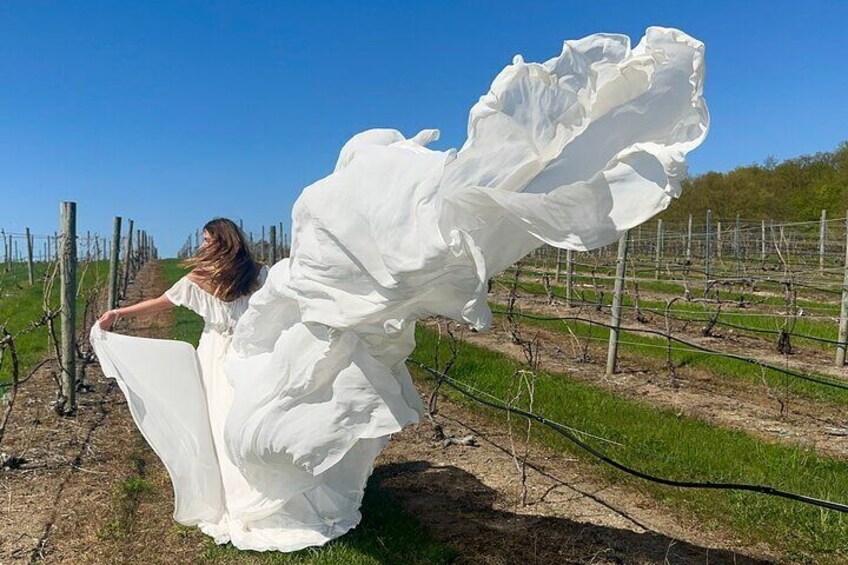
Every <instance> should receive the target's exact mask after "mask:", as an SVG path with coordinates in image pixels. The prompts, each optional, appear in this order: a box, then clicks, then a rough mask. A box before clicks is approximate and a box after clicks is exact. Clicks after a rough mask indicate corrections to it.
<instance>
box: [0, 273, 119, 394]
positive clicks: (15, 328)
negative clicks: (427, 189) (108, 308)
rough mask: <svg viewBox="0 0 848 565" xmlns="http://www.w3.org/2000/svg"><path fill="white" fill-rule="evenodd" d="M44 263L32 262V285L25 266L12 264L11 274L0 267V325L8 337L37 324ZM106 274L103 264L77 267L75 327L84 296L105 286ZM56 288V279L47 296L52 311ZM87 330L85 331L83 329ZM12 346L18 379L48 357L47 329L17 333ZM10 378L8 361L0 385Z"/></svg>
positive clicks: (0, 374)
mask: <svg viewBox="0 0 848 565" xmlns="http://www.w3.org/2000/svg"><path fill="white" fill-rule="evenodd" d="M48 268H49V267H48V264H47V263H36V264H35V266H34V278H35V283H34V284H33V285H32V286H30V285H29V283H28V281H27V271H26V264H22V263H14V264H13V266H12V270H11V271H6V270H5V267H0V325H3V324H5V325H6V328H7V329H8V330H9V332H10V333H12V334H18V333H19V332H21V331H22V330H25V329H26V328H27V327H29V326H30V324H31V323H33V322H36V321H38V320H39V319H40V318H41V316H42V303H43V294H44V284H43V279H44V278H45V277H46V275H47V270H48ZM108 272H109V263H108V262H107V261H99V262H91V263H89V264H88V268H87V269H86V268H84V267H83V266H80V267H79V269H78V271H77V284H78V285H79V288H78V293H77V311H76V320H77V328H78V329H83V328H82V327H81V325H82V323H83V316H84V314H85V302H86V297H87V296H88V295H89V294H90V293H91V292H95V291H97V290H99V289H101V288H103V287H104V286H105V285H106V282H107V277H108ZM59 296H60V285H59V277H58V276H57V277H56V281H55V284H54V287H53V291H52V293H51V295H50V305H51V307H53V308H56V307H58V306H59ZM85 329H86V330H87V328H85ZM56 331H57V336H58V333H59V320H58V319H57V320H56ZM15 346H16V348H17V351H18V357H19V359H20V368H21V377H24V376H25V375H26V372H27V371H28V370H29V368H31V367H32V366H34V365H35V364H36V363H37V362H38V361H40V360H41V359H43V358H44V357H45V356H46V355H47V354H48V348H49V340H48V331H47V327H46V326H44V327H41V328H38V329H36V330H34V331H31V332H28V333H23V334H20V335H18V336H17V337H16V339H15ZM10 377H11V369H10V363H9V362H8V360H7V361H6V362H5V363H3V366H2V367H0V382H5V381H7V380H8V379H9V378H10Z"/></svg>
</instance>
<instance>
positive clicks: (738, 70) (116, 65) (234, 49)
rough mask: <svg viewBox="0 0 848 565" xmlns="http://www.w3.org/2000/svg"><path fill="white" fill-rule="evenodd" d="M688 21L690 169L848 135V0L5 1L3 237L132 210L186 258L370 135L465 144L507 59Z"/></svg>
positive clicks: (1, 41) (275, 214)
mask: <svg viewBox="0 0 848 565" xmlns="http://www.w3.org/2000/svg"><path fill="white" fill-rule="evenodd" d="M649 25H663V26H671V27H678V28H680V29H682V30H684V31H686V32H687V33H689V34H691V35H693V36H695V37H697V38H698V39H700V40H702V41H704V42H705V43H706V46H707V83H706V98H707V103H708V104H709V107H710V111H711V115H712V130H711V133H710V136H709V137H708V138H707V141H706V142H705V144H704V145H703V146H702V147H701V148H699V149H698V150H696V151H695V152H694V153H692V154H690V157H691V159H690V164H691V171H692V172H694V173H702V172H705V171H708V170H719V171H724V170H729V169H732V168H734V167H736V166H738V165H743V164H750V163H753V162H762V161H763V160H764V159H765V158H766V157H767V156H769V155H774V156H775V157H777V158H778V159H783V158H787V157H793V156H796V155H799V154H805V153H812V152H816V151H826V150H831V149H833V148H835V147H836V145H837V144H838V143H839V142H841V141H844V140H846V139H848V68H846V59H845V50H846V43H845V38H846V33H848V32H846V29H848V2H836V1H833V2H819V1H815V0H813V1H807V2H781V1H770V2H759V1H758V2H744V1H739V2H709V3H707V2H698V3H696V2H686V1H677V2H662V1H652V2H588V1H580V2H577V1H565V0H561V1H558V2H529V3H519V2H515V1H509V2H500V1H486V2H437V1H427V2H420V3H419V2H411V1H410V2H407V1H402V2H399V1H396V0H395V1H391V2H382V1H381V2H370V1H364V2H319V1H311V2H249V3H236V2H150V1H144V2H123V1H115V2H40V1H11V2H10V1H8V0H7V1H5V2H3V3H1V4H0V77H2V83H0V227H2V228H4V229H6V230H7V231H13V232H20V231H23V228H24V227H25V226H27V225H28V226H31V227H32V228H33V230H35V231H36V232H38V233H47V232H52V231H53V230H54V229H55V227H56V223H57V218H58V209H59V202H60V201H61V200H74V201H76V202H77V203H78V206H79V223H80V226H79V227H80V230H81V231H85V230H92V231H97V232H100V233H108V232H109V230H110V226H111V220H112V217H113V216H114V215H122V216H124V217H131V218H133V219H135V220H136V222H138V223H139V224H141V225H142V226H144V227H146V229H147V230H148V231H149V232H150V233H151V234H152V235H153V236H154V237H155V238H156V239H157V240H158V242H159V246H160V249H161V250H162V251H163V253H164V254H166V255H170V254H173V253H174V252H175V251H176V249H177V248H178V247H179V245H180V244H181V243H182V241H183V240H184V239H185V237H186V235H187V233H188V232H190V231H192V230H194V229H195V228H196V227H198V226H200V225H202V224H203V223H204V222H205V221H206V220H207V219H209V218H211V217H212V216H215V215H224V216H228V217H232V218H235V219H238V218H241V219H243V220H244V222H245V227H246V228H247V227H253V228H256V227H257V226H259V225H261V224H263V223H264V224H270V223H274V222H278V221H280V220H283V221H284V222H285V224H286V231H288V223H289V217H290V213H291V205H292V203H293V202H294V200H295V198H296V197H297V195H298V193H299V192H300V190H301V189H302V188H303V187H304V186H307V185H308V184H310V183H312V182H313V181H315V180H316V179H318V178H321V177H323V176H325V175H326V174H328V173H329V172H330V171H331V170H332V167H333V165H334V163H335V160H336V156H337V154H338V150H339V149H340V148H341V146H342V144H343V143H344V142H345V141H346V140H347V139H348V138H349V137H350V136H351V135H353V134H355V133H357V132H358V131H361V130H363V129H367V128H370V127H394V128H397V129H399V130H401V131H402V132H404V133H405V134H407V135H411V134H414V133H416V132H417V131H418V130H420V129H422V128H429V127H435V128H439V129H440V130H441V131H442V140H441V141H440V142H439V143H438V144H437V147H438V148H447V147H458V146H460V145H461V144H462V142H463V141H464V139H465V126H466V117H467V113H468V109H469V108H470V107H471V105H472V104H473V103H474V102H475V101H476V100H477V98H478V97H479V96H480V95H481V94H483V93H485V92H486V91H487V89H488V86H489V84H490V82H491V80H492V78H493V77H494V76H495V74H496V73H497V72H498V71H500V69H501V68H503V67H504V66H505V65H506V64H508V63H509V62H510V61H511V59H512V56H513V55H514V54H516V53H521V54H523V55H524V56H525V59H527V60H531V61H539V60H544V59H547V58H549V57H551V56H554V55H556V54H557V53H559V51H560V49H561V43H562V41H563V40H564V39H569V38H577V37H582V36H584V35H587V34H590V33H594V32H602V31H603V32H617V33H625V34H628V35H630V37H631V38H632V39H633V41H634V44H635V42H636V41H638V39H639V38H640V37H641V36H642V34H643V32H644V29H645V27H647V26H649Z"/></svg>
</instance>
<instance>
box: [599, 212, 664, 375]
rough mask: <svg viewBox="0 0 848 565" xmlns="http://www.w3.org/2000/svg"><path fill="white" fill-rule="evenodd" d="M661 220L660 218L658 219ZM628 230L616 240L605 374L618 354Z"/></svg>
mask: <svg viewBox="0 0 848 565" xmlns="http://www.w3.org/2000/svg"><path fill="white" fill-rule="evenodd" d="M660 221H662V220H660ZM628 234H629V232H624V233H623V234H622V235H621V239H619V240H618V255H617V256H616V258H615V287H614V289H613V295H612V322H611V324H610V325H611V326H612V327H611V328H610V337H609V350H608V351H607V373H606V374H607V376H609V375H613V374H615V366H616V361H617V359H616V358H617V355H618V336H619V328H620V327H621V302H622V300H621V298H622V294H623V293H624V273H625V266H626V264H627V237H628Z"/></svg>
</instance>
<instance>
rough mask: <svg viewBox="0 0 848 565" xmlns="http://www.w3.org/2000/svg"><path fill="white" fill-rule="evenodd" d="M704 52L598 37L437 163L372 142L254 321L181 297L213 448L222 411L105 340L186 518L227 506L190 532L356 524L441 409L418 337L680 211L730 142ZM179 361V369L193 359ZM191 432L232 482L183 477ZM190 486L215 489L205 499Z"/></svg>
mask: <svg viewBox="0 0 848 565" xmlns="http://www.w3.org/2000/svg"><path fill="white" fill-rule="evenodd" d="M703 57H704V53H703V44H701V43H700V42H699V41H697V40H695V39H693V38H691V37H689V36H688V35H686V34H684V33H682V32H680V31H677V30H673V29H665V28H656V27H655V28H649V29H648V30H647V32H646V35H645V37H644V38H643V39H642V41H641V42H640V43H639V45H637V46H636V47H635V48H632V49H631V47H630V43H629V40H628V38H627V37H626V36H622V35H608V34H597V35H592V36H589V37H586V38H584V39H581V40H577V41H567V42H565V45H564V48H563V51H562V53H561V54H560V55H559V56H557V57H555V58H553V59H551V60H549V61H546V62H545V63H525V62H524V61H523V60H522V59H521V58H520V57H516V58H515V60H514V61H513V64H512V65H509V66H507V67H506V68H505V69H504V70H503V71H502V72H501V73H500V74H499V75H498V76H497V77H496V78H495V80H494V82H493V83H492V86H491V89H490V91H489V92H488V93H487V94H486V95H484V96H483V97H481V98H480V100H479V101H478V102H477V103H476V104H475V105H474V106H473V108H472V109H471V115H470V119H469V123H468V139H467V141H466V142H465V144H464V145H463V147H462V149H461V150H459V151H454V150H450V151H433V150H430V149H428V148H427V147H426V145H427V144H428V143H429V142H431V141H434V140H436V139H437V138H438V131H436V130H425V131H422V132H421V133H419V134H418V135H416V136H414V137H412V138H410V139H406V138H404V136H403V135H401V134H400V133H399V132H397V131H395V130H388V129H379V130H369V131H366V132H363V133H360V134H358V135H356V136H354V137H353V138H352V139H351V140H350V141H349V142H348V143H347V144H346V145H345V146H344V147H343V148H342V151H341V154H340V155H339V159H338V162H337V165H336V168H335V171H334V172H333V173H332V174H331V175H329V176H328V177H326V178H324V179H322V180H319V181H318V182H316V183H314V184H313V185H311V186H309V187H307V188H306V189H304V191H303V193H302V194H301V196H300V198H299V199H298V200H297V202H296V203H295V206H294V210H293V222H292V225H293V228H292V229H293V237H292V249H291V257H290V259H285V260H283V261H280V262H279V263H277V264H276V265H274V266H273V267H272V268H271V270H270V272H269V274H268V278H267V281H266V282H265V284H264V285H263V286H262V288H260V289H259V290H258V291H257V292H256V293H255V294H253V296H251V297H250V300H249V303H248V304H247V305H246V308H245V309H244V310H243V311H235V310H233V311H229V312H227V313H224V312H219V314H220V316H219V315H217V314H212V313H210V312H209V311H208V308H213V306H211V305H212V304H213V303H214V302H213V300H211V297H209V296H206V297H203V298H206V299H207V300H206V301H204V300H203V298H200V299H199V300H198V301H197V302H195V301H194V300H193V299H192V298H191V297H189V298H181V299H180V300H179V301H175V302H177V303H181V304H185V305H186V306H189V307H190V308H193V309H196V310H202V311H206V314H205V315H204V318H205V319H206V321H207V327H206V329H205V330H204V339H207V341H206V342H203V341H202V342H201V347H200V348H199V349H198V352H197V354H198V358H199V363H198V366H199V367H200V369H201V370H200V379H201V381H202V385H203V388H204V392H205V394H206V397H207V400H208V402H207V405H208V407H209V408H208V409H209V414H208V418H209V422H210V424H209V434H208V436H211V438H212V441H211V442H210V441H208V436H204V433H205V432H203V430H202V428H203V422H202V420H203V414H202V410H201V406H197V407H196V410H194V412H191V414H193V416H192V419H189V417H188V414H183V413H182V410H179V411H174V412H170V411H169V410H170V409H172V408H173V409H174V410H176V408H177V405H179V406H189V405H193V404H198V401H197V398H196V397H194V396H191V395H192V394H194V393H192V392H190V391H188V389H186V391H183V392H181V393H180V394H181V395H186V396H183V397H181V398H179V399H176V398H171V395H170V392H166V391H167V390H168V389H167V386H166V385H165V384H164V383H161V386H152V387H147V388H145V389H144V390H141V389H139V390H136V389H135V387H136V385H138V386H139V387H140V386H141V385H142V384H144V383H145V382H147V378H148V375H147V371H148V369H147V368H146V367H144V362H143V361H141V360H139V357H142V356H137V357H136V358H134V360H133V361H126V360H125V359H123V356H124V354H125V351H124V350H120V351H119V350H117V349H113V348H111V347H106V345H109V344H111V343H112V342H118V341H119V340H123V339H137V338H125V337H124V336H116V335H114V334H109V333H108V332H96V331H94V330H93V337H96V338H97V339H96V340H94V341H95V346H96V348H97V352H98V355H100V356H101V360H103V359H104V358H106V366H108V367H110V369H109V370H108V371H107V374H109V375H110V376H115V377H116V378H118V379H119V381H122V382H123V384H122V389H123V390H124V392H125V394H127V396H128V398H130V397H132V398H136V397H138V398H140V400H138V401H137V402H136V403H135V404H134V403H133V402H131V403H130V406H131V408H133V410H134V412H133V413H134V415H136V421H137V422H138V423H139V426H140V427H141V428H142V431H144V432H145V437H146V438H147V439H148V441H150V442H151V444H152V445H153V447H154V449H155V450H156V452H157V453H158V454H159V455H160V457H162V459H163V461H165V462H166V464H168V466H169V471H170V472H171V475H172V478H173V480H174V485H175V490H176V491H177V494H178V497H177V499H178V501H180V502H181V503H183V501H188V500H193V499H192V497H193V496H196V493H197V492H198V489H201V490H202V492H204V493H208V495H209V498H208V500H207V504H206V505H197V507H196V508H195V507H192V506H191V505H190V504H189V503H188V502H184V503H183V505H184V506H185V510H181V511H180V512H179V515H177V514H175V518H176V519H178V520H181V521H183V523H198V524H200V526H201V528H203V529H204V531H206V532H207V533H209V534H210V535H213V536H215V539H216V541H218V542H223V541H226V540H228V539H229V540H232V542H233V543H234V544H235V545H236V546H238V547H241V548H251V549H276V550H280V551H290V550H294V549H299V548H301V547H306V546H309V545H320V544H322V543H325V542H326V541H328V540H330V539H333V538H335V537H338V536H340V535H341V534H343V533H344V532H346V531H348V530H349V529H350V528H352V527H354V526H355V525H356V524H357V523H358V522H359V520H360V513H359V506H360V503H361V501H362V493H363V489H364V486H365V482H366V480H367V478H368V476H369V475H370V474H371V471H372V468H373V464H374V458H375V457H376V456H377V455H378V454H379V452H380V450H381V449H382V448H383V446H384V445H385V443H386V441H387V440H388V437H389V435H390V434H392V433H395V432H398V431H400V430H401V429H402V428H403V427H404V426H405V425H407V424H409V423H412V422H417V421H418V420H419V418H420V417H421V415H422V414H423V410H424V407H423V404H422V402H421V399H420V396H419V394H418V393H417V391H416V389H415V387H414V386H413V383H412V380H411V378H410V375H409V373H408V371H407V369H406V366H405V361H406V359H407V357H408V356H409V354H410V353H411V352H412V350H413V348H414V346H415V343H414V327H415V321H416V320H418V319H420V318H423V317H427V316H432V315H442V316H447V317H450V318H453V319H456V320H462V321H464V322H467V323H468V324H470V325H471V326H473V327H475V328H478V329H483V328H485V327H486V326H487V325H488V324H489V323H490V321H491V312H490V311H489V308H488V305H487V303H486V282H487V281H488V279H489V278H491V277H492V276H493V275H495V274H497V273H498V272H500V271H502V270H503V269H505V268H506V267H508V266H509V265H511V264H513V263H514V262H515V261H517V260H518V259H520V258H521V257H523V256H524V255H526V254H527V253H529V252H530V251H532V250H533V249H534V248H536V247H538V246H539V245H541V244H543V243H549V244H551V245H554V246H557V247H561V248H565V249H574V250H587V249H592V248H596V247H599V246H603V245H606V244H609V243H612V242H614V241H615V240H616V239H618V238H619V237H620V236H621V234H622V233H623V232H624V231H625V230H627V229H629V228H632V227H634V226H636V225H638V224H640V223H642V222H644V221H646V220H647V219H649V218H651V217H652V216H653V215H655V214H656V213H658V212H660V211H661V210H663V209H665V208H666V206H668V204H669V202H670V200H671V198H672V197H675V196H677V195H678V194H679V193H680V180H681V178H682V177H683V176H684V174H685V161H684V158H685V155H686V154H687V153H688V152H689V151H691V150H692V149H694V148H695V147H697V146H698V145H699V144H700V143H701V142H702V141H703V139H704V138H705V136H706V133H707V130H708V125H709V117H708V113H707V109H706V105H705V104H704V100H703V98H702V94H703V78H704V59H703ZM185 285H188V283H184V288H183V289H182V290H183V291H188V292H189V293H195V294H196V289H192V288H191V287H188V286H185ZM175 294H176V291H175ZM195 294H192V295H191V296H192V297H194V298H197V297H196V296H195ZM180 296H182V295H180ZM201 314H202V315H203V312H201ZM225 314H226V315H225ZM227 316H230V317H227ZM235 319H237V323H235V325H234V326H233V324H232V322H233V320H235ZM227 327H232V328H233V330H232V335H231V336H230V335H229V334H228V333H227V331H226V330H222V329H221V328H227ZM95 334H97V335H96V336H95ZM207 335H214V336H215V337H214V338H212V337H210V338H207ZM151 341H154V342H155V340H143V341H139V342H138V347H139V348H149V347H151ZM207 344H208V345H207ZM127 347H129V346H127ZM157 347H158V346H157ZM151 354H152V351H151ZM165 354H166V352H165V349H164V346H163V348H162V350H161V351H158V350H157V353H156V355H158V356H160V357H161V356H164V355H165ZM173 354H174V355H175V357H174V362H175V364H174V367H176V366H177V357H178V356H183V355H185V354H186V350H185V349H184V348H181V349H180V350H179V352H177V350H176V349H175V350H174V352H173ZM181 362H184V364H186V365H190V363H188V361H186V360H185V359H183V360H182V361H181ZM175 370H176V369H175ZM193 374H194V373H191V372H190V371H188V370H186V371H185V372H184V374H181V375H179V376H177V375H170V376H171V377H172V378H175V379H177V378H178V379H180V380H182V379H185V380H188V381H191V380H192V379H196V378H197V377H196V376H192V375H193ZM125 377H126V378H125ZM136 377H138V378H136ZM160 377H161V375H160ZM150 380H151V381H152V380H154V377H152V376H151V377H150ZM164 380H165V381H167V379H164ZM156 382H159V381H156ZM138 402H142V403H143V404H144V406H145V407H146V408H147V411H146V416H144V417H139V416H138V415H137V414H136V411H137V409H138V408H137V405H138ZM134 406H135V407H134ZM154 408H155V409H154ZM170 419H175V422H174V423H171V422H170ZM184 420H185V421H184ZM160 428H161V429H160ZM154 429H155V430H156V431H155V433H154V431H153V430H154ZM165 429H167V430H168V432H167V433H163V430H165ZM180 434H193V438H192V440H191V441H193V443H192V446H193V447H194V449H195V451H194V452H192V453H198V455H197V461H194V462H192V463H191V465H197V466H202V463H203V462H208V461H210V460H217V462H218V465H219V468H220V482H219V483H216V479H215V478H214V477H207V475H205V474H203V473H201V472H195V471H194V470H193V469H187V468H184V467H178V466H177V464H176V463H169V461H174V462H176V461H177V460H180V458H179V457H178V456H177V455H178V452H179V453H184V452H185V449H186V448H185V447H181V442H183V443H185V442H186V441H188V440H185V439H184V438H181V439H178V438H177V437H176V436H178V435H180ZM169 436H170V439H163V438H168V437H169ZM202 437H206V438H207V439H206V440H203V439H202ZM204 442H205V443H204ZM210 444H211V446H212V448H213V449H214V453H204V454H202V455H200V454H199V451H201V450H203V449H209V446H210ZM180 461H181V460H180ZM183 464H184V465H186V463H183ZM189 471H190V472H193V473H195V475H194V476H193V479H194V480H195V481H196V482H202V484H199V485H198V484H194V485H190V484H188V483H189V482H190V481H189V480H187V479H186V478H185V477H184V476H183V475H182V473H183V472H189ZM192 489H193V490H192ZM220 493H222V494H220ZM220 497H223V498H224V500H225V504H224V508H222V511H221V515H220V516H217V517H214V516H213V517H210V514H214V512H210V511H209V508H210V507H214V505H215V501H216V500H218V499H219V498H220Z"/></svg>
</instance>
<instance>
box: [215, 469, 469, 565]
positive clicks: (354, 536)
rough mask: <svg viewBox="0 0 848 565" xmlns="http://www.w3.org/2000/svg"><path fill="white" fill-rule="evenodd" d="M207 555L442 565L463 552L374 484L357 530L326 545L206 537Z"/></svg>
mask: <svg viewBox="0 0 848 565" xmlns="http://www.w3.org/2000/svg"><path fill="white" fill-rule="evenodd" d="M203 558H204V559H205V560H208V561H212V562H215V563H262V564H272V563H273V564H277V563H279V564H295V563H297V564H301V563H302V564H306V563H309V564H311V565H340V564H342V563H343V564H345V565H381V564H384V563H399V564H400V563H403V564H409V565H431V564H432V565H438V564H443V563H445V564H446V563H454V562H456V561H457V558H458V556H457V553H456V552H455V551H454V550H453V549H451V548H449V547H447V546H445V545H442V544H439V543H437V542H434V541H432V539H431V538H430V536H429V534H428V532H427V531H426V530H425V529H424V528H423V527H422V526H421V524H420V523H419V522H418V521H417V520H416V519H415V518H413V517H412V516H410V515H409V514H407V513H406V512H405V511H404V510H403V509H402V508H401V507H400V505H399V504H398V503H397V502H395V501H394V500H393V499H392V498H391V497H390V496H389V495H387V494H385V493H384V492H382V491H381V490H380V489H379V488H374V487H373V485H369V487H368V488H367V489H366V491H365V499H364V501H363V505H362V522H360V524H359V525H358V526H357V527H356V528H354V529H353V530H352V531H351V532H348V533H347V534H345V535H343V536H342V537H340V538H337V539H335V540H333V541H331V542H329V543H328V544H327V545H325V546H323V547H320V548H307V549H304V550H301V551H296V552H293V553H257V552H253V551H241V550H238V549H236V548H235V547H233V546H232V545H231V544H227V545H223V546H220V545H215V543H214V542H212V541H211V540H209V541H207V542H206V547H205V549H204V551H203Z"/></svg>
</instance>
